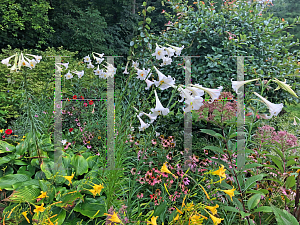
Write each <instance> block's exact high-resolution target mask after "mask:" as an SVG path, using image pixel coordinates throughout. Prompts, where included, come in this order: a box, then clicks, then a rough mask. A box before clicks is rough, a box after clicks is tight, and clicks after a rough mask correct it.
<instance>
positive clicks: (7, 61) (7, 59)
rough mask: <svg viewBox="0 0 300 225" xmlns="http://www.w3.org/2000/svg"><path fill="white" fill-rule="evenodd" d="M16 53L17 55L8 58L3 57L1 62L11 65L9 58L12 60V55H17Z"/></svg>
mask: <svg viewBox="0 0 300 225" xmlns="http://www.w3.org/2000/svg"><path fill="white" fill-rule="evenodd" d="M16 55H17V54H14V55H12V56H10V57H8V58H6V59H2V60H1V63H2V64H4V65H6V66H11V64H9V60H10V59H11V58H12V57H14V56H16ZM16 57H17V56H16Z"/></svg>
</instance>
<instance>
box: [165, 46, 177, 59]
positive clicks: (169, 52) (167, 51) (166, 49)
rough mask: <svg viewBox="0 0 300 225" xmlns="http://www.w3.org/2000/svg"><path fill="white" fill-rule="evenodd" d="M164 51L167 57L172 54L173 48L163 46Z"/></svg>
mask: <svg viewBox="0 0 300 225" xmlns="http://www.w3.org/2000/svg"><path fill="white" fill-rule="evenodd" d="M165 51H166V53H167V55H168V56H169V57H172V56H174V53H175V50H174V49H173V48H170V47H169V48H165Z"/></svg>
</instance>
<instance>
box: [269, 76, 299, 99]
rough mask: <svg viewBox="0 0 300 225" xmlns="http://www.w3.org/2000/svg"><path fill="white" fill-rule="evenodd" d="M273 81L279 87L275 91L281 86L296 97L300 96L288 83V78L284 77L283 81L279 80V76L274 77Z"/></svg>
mask: <svg viewBox="0 0 300 225" xmlns="http://www.w3.org/2000/svg"><path fill="white" fill-rule="evenodd" d="M273 81H274V82H275V83H277V84H278V87H277V88H276V89H275V91H277V90H279V89H280V88H281V89H284V90H286V91H287V92H288V93H290V94H291V95H293V96H295V97H296V98H298V96H297V95H296V93H295V92H294V91H293V89H291V86H290V85H288V84H287V83H286V79H284V82H282V81H280V80H278V79H277V78H274V80H273Z"/></svg>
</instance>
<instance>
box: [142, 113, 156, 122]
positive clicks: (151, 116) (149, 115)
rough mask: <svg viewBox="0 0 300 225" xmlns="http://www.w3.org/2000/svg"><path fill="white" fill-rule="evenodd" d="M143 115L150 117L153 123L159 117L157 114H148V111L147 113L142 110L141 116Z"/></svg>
mask: <svg viewBox="0 0 300 225" xmlns="http://www.w3.org/2000/svg"><path fill="white" fill-rule="evenodd" d="M143 115H145V116H148V117H149V119H150V120H151V121H150V123H153V122H154V121H155V120H156V118H157V115H153V114H148V113H145V112H140V114H139V116H143Z"/></svg>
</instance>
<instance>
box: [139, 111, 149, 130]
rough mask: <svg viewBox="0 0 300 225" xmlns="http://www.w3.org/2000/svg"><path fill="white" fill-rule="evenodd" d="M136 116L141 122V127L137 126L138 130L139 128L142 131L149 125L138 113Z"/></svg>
mask: <svg viewBox="0 0 300 225" xmlns="http://www.w3.org/2000/svg"><path fill="white" fill-rule="evenodd" d="M137 118H139V120H140V122H141V127H139V130H140V131H144V130H145V129H147V128H148V127H149V126H150V124H149V123H145V122H144V121H143V120H142V119H141V117H139V116H138V115H137Z"/></svg>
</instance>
